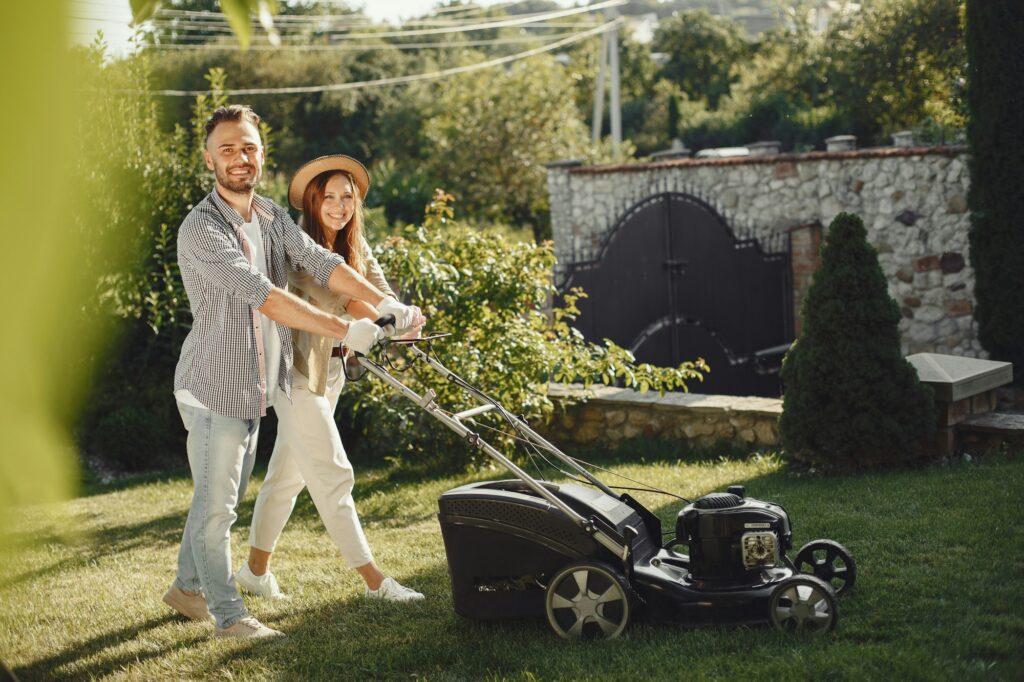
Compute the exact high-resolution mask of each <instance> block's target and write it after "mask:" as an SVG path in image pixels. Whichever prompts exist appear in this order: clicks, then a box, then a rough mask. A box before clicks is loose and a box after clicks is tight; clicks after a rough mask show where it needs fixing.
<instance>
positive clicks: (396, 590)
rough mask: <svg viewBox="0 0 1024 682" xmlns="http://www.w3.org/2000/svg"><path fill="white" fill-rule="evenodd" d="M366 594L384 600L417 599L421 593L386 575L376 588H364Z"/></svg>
mask: <svg viewBox="0 0 1024 682" xmlns="http://www.w3.org/2000/svg"><path fill="white" fill-rule="evenodd" d="M366 596H367V597H370V598H371V599H383V600H385V601H419V600H421V599H423V595H422V594H420V593H419V592H417V591H416V590H413V589H410V588H408V587H406V586H405V585H402V584H401V583H400V582H398V581H397V580H395V579H394V578H392V577H391V576H388V577H387V578H384V581H383V582H382V583H381V584H380V587H378V588H377V589H376V590H371V589H370V588H369V587H367V588H366Z"/></svg>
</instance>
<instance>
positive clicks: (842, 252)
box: [779, 213, 936, 469]
mask: <svg viewBox="0 0 1024 682" xmlns="http://www.w3.org/2000/svg"><path fill="white" fill-rule="evenodd" d="M899 319H900V312H899V308H898V306H897V305H896V302H895V301H894V300H893V299H892V298H891V297H890V296H889V293H888V290H887V284H886V279H885V275H884V274H883V273H882V269H881V267H880V266H879V264H878V254H877V252H876V251H875V249H874V248H873V247H872V246H870V245H869V244H868V242H867V231H866V230H865V229H864V224H863V222H862V221H861V219H860V218H859V217H857V216H856V215H852V214H849V213H840V214H839V215H838V216H836V218H835V220H833V221H832V224H831V225H830V226H829V229H828V234H827V235H826V237H825V241H824V243H823V244H822V249H821V267H820V268H819V270H818V271H817V272H816V273H815V274H814V282H813V283H812V284H811V288H810V290H809V291H808V292H807V298H806V299H805V301H804V306H803V320H804V329H803V333H802V334H801V336H800V338H799V339H798V340H797V341H796V343H795V344H794V345H793V347H792V348H790V350H789V352H788V353H787V354H786V357H785V359H784V360H783V364H782V385H783V405H782V417H781V419H780V421H779V430H780V433H781V435H782V442H783V445H784V446H785V448H786V452H787V453H789V454H790V455H791V456H793V457H794V458H796V459H799V460H801V461H805V462H809V463H812V464H816V465H820V466H826V467H833V468H842V469H849V468H855V467H860V466H874V465H883V464H891V463H895V462H900V461H904V460H909V459H915V458H918V457H920V456H921V455H922V454H924V446H926V444H927V442H928V440H929V439H930V438H931V437H933V436H934V433H935V424H936V415H935V405H934V402H933V399H932V392H931V389H930V388H928V387H927V386H924V385H923V384H921V383H920V381H919V380H918V378H917V372H916V371H915V370H914V368H913V366H911V365H910V363H909V362H907V360H906V359H905V358H904V357H903V354H902V352H901V350H900V336H899V329H898V326H897V325H898V323H899Z"/></svg>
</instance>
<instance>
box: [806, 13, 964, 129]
mask: <svg viewBox="0 0 1024 682" xmlns="http://www.w3.org/2000/svg"><path fill="white" fill-rule="evenodd" d="M963 8H964V3H963V0H894V1H893V2H876V3H871V4H868V5H866V6H865V7H864V9H863V10H862V11H861V12H860V13H856V14H854V13H851V14H849V15H847V16H846V17H844V18H842V19H841V20H839V21H837V22H836V23H835V25H834V26H832V27H830V30H829V35H828V37H827V39H828V42H829V44H830V49H829V54H828V58H829V62H828V71H827V76H826V77H827V80H828V83H829V91H830V96H831V97H833V98H834V100H835V103H836V106H837V108H838V109H839V110H841V111H842V112H844V114H845V115H846V117H847V118H848V121H849V125H850V129H849V130H848V131H846V132H852V133H853V134H854V135H857V136H858V137H859V138H860V139H862V140H865V141H869V142H870V141H875V142H884V141H886V136H888V135H890V134H891V133H893V132H895V131H897V130H901V129H904V128H913V127H917V126H921V125H922V124H928V125H929V126H930V127H935V128H943V129H946V130H949V131H950V132H952V131H954V130H956V129H960V128H962V127H963V125H964V122H965V121H964V115H965V110H964V102H963V97H962V94H963V93H962V91H963V82H964V79H963V75H964V73H963V72H964V68H965V63H966V53H965V49H964V41H963V26H962V20H961V18H962V16H963ZM938 141H940V140H936V142H938Z"/></svg>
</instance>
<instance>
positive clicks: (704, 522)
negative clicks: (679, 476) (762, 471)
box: [676, 486, 792, 582]
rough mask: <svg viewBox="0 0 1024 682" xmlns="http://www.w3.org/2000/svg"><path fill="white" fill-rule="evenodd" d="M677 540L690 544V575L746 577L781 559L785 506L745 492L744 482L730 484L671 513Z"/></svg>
mask: <svg viewBox="0 0 1024 682" xmlns="http://www.w3.org/2000/svg"><path fill="white" fill-rule="evenodd" d="M676 541H677V542H679V543H683V542H685V543H686V544H687V545H689V550H690V571H691V574H692V575H693V577H694V578H696V579H698V580H703V581H725V582H732V581H746V580H749V579H750V577H751V573H757V572H759V571H761V570H762V569H765V568H771V567H774V566H779V565H782V561H783V558H784V556H785V552H786V550H787V549H790V548H791V547H792V532H791V531H790V527H789V516H788V515H787V514H786V510H785V509H783V508H782V507H780V506H779V505H777V504H772V503H771V502H761V501H760V500H755V499H753V498H745V497H744V488H743V486H731V487H730V488H729V489H728V492H725V493H710V494H708V495H705V496H704V497H702V498H700V499H698V500H696V501H695V502H693V503H692V504H688V505H686V506H685V507H684V508H683V509H682V511H680V512H679V516H678V517H677V518H676Z"/></svg>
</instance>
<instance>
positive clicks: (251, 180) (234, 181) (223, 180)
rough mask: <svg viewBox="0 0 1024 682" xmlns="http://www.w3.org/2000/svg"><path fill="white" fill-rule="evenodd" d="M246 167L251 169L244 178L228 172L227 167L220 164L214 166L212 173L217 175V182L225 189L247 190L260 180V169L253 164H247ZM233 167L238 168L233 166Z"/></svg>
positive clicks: (241, 191) (233, 190)
mask: <svg viewBox="0 0 1024 682" xmlns="http://www.w3.org/2000/svg"><path fill="white" fill-rule="evenodd" d="M248 167H249V168H250V169H251V170H252V175H250V176H249V177H246V178H237V177H235V176H233V175H229V174H228V169H227V168H224V167H222V166H217V165H215V166H214V171H213V173H214V175H215V176H216V177H217V182H218V183H220V185H221V186H222V187H224V188H225V189H229V190H231V191H232V192H239V193H244V192H249V191H251V190H252V189H253V188H255V187H256V185H257V183H259V181H260V175H261V172H260V169H259V168H258V167H257V166H256V165H255V164H249V165H248ZM234 168H239V166H235V167H234Z"/></svg>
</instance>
